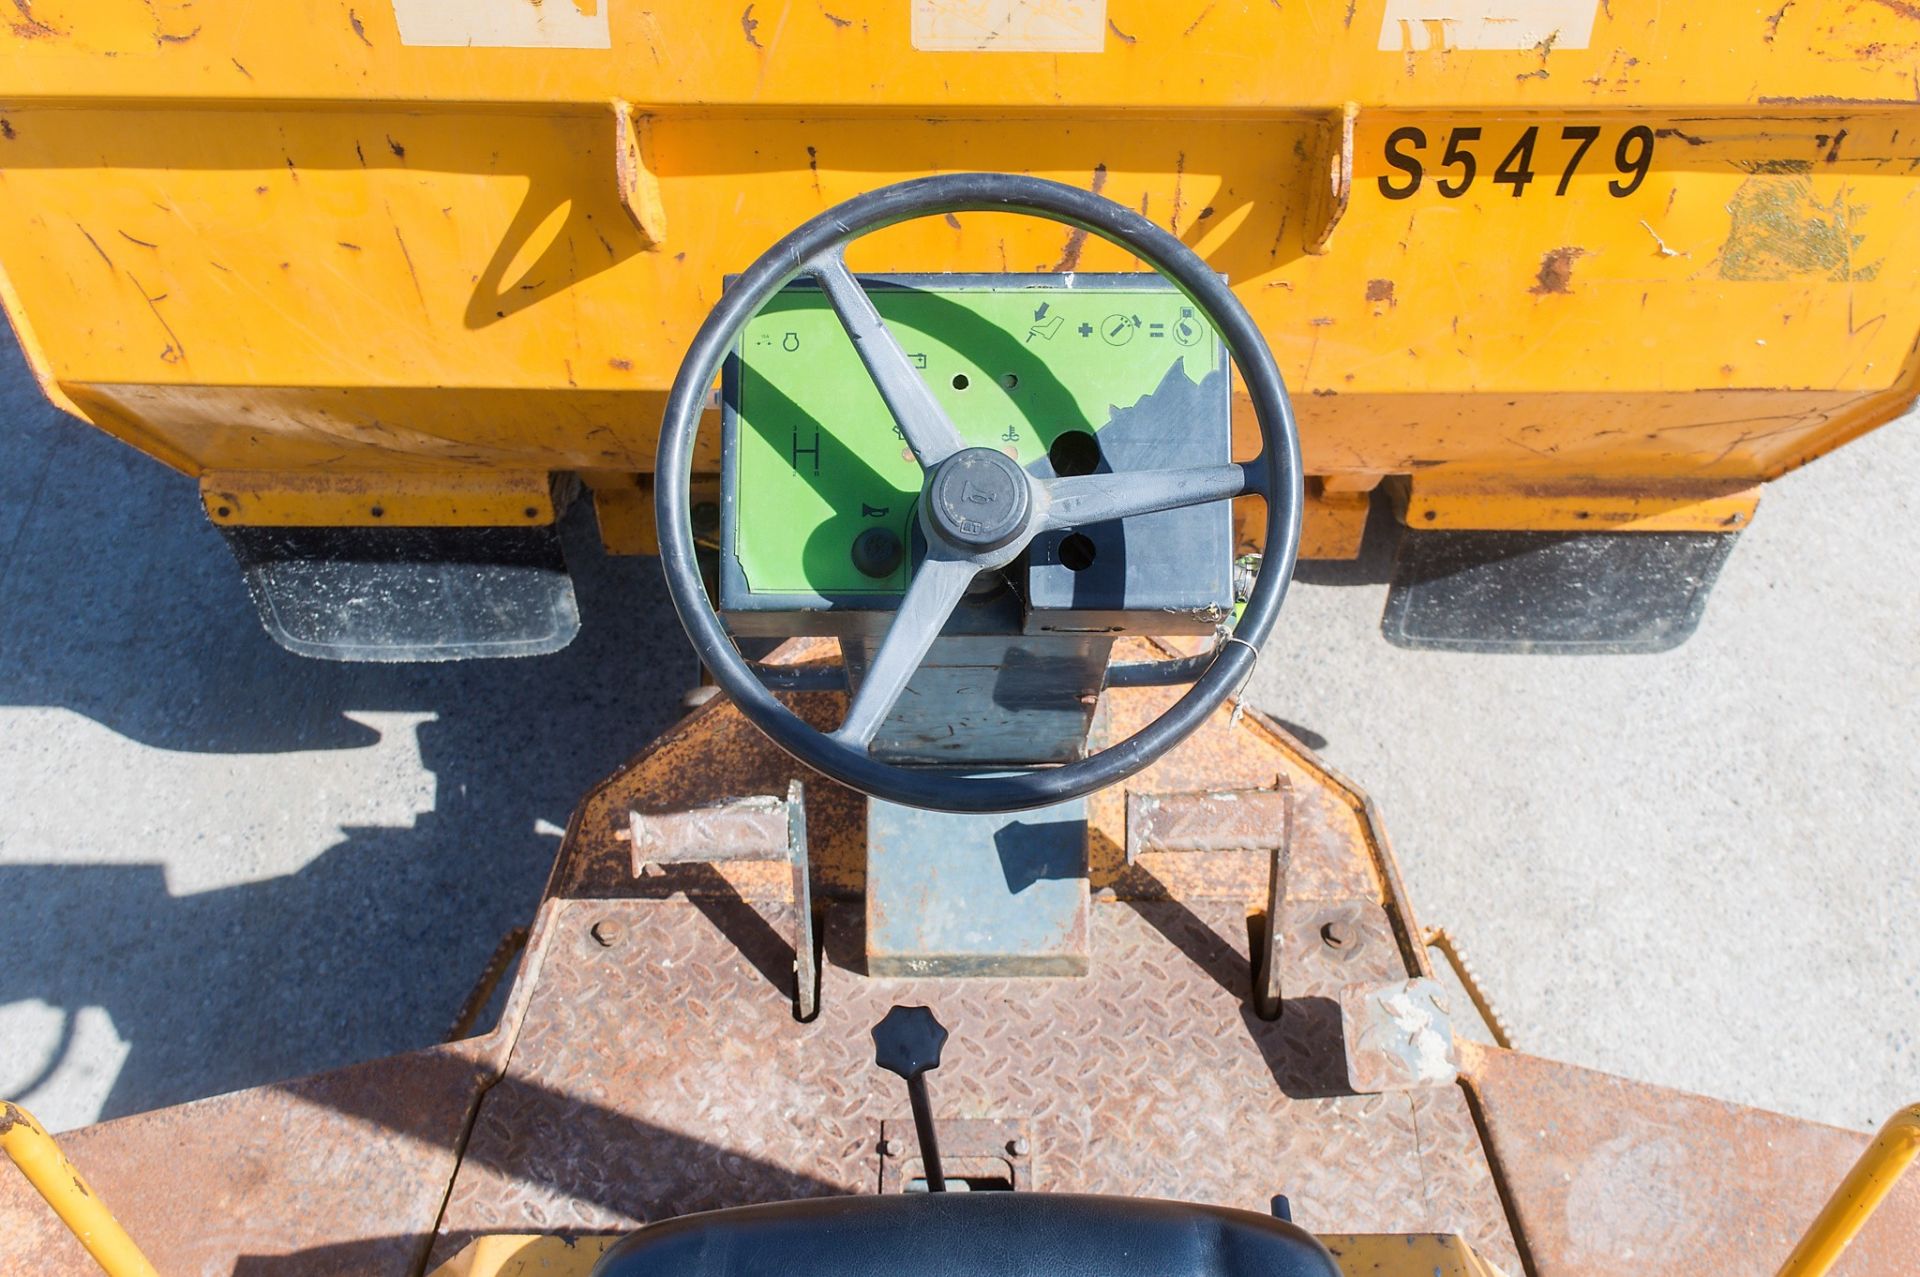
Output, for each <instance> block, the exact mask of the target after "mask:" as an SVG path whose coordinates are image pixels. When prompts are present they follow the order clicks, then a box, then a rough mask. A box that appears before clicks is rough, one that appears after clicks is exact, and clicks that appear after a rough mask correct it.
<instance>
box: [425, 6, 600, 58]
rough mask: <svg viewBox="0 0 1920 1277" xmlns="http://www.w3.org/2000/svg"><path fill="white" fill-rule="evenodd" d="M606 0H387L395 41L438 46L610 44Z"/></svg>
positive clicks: (592, 46) (574, 46) (570, 46)
mask: <svg viewBox="0 0 1920 1277" xmlns="http://www.w3.org/2000/svg"><path fill="white" fill-rule="evenodd" d="M611 2H612V0H393V16H394V20H395V21H396V22H398V23H399V26H400V43H402V44H409V45H420V46H426V47H439V48H475V49H610V48H612V47H613V37H612V34H611V32H609V31H608V29H607V6H608V5H609V4H610V3H611Z"/></svg>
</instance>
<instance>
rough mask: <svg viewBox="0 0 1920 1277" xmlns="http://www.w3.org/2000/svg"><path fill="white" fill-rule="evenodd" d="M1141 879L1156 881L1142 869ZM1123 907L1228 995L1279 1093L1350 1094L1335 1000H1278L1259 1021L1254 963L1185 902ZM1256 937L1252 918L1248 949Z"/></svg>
mask: <svg viewBox="0 0 1920 1277" xmlns="http://www.w3.org/2000/svg"><path fill="white" fill-rule="evenodd" d="M1141 876H1142V877H1143V878H1145V879H1147V880H1148V881H1150V882H1153V883H1156V884H1157V883H1158V882H1159V880H1158V879H1156V878H1154V877H1153V876H1152V875H1151V874H1147V873H1145V871H1141ZM1127 904H1128V906H1129V907H1130V908H1132V909H1133V911H1134V912H1135V913H1137V914H1139V915H1140V917H1141V919H1142V920H1143V921H1145V922H1146V923H1147V924H1148V925H1149V926H1151V927H1152V928H1153V929H1154V930H1155V931H1158V932H1159V933H1160V934H1161V936H1162V937H1164V938H1165V939H1166V941H1167V942H1168V943H1169V944H1171V945H1173V947H1174V948H1176V949H1178V950H1179V951H1180V952H1181V953H1182V954H1184V955H1185V956H1186V957H1187V959H1188V960H1189V961H1191V962H1192V963H1193V964H1194V965H1195V966H1197V967H1199V968H1200V969H1201V970H1202V971H1204V972H1206V974H1207V975H1208V976H1210V977H1212V979H1213V981H1214V983H1216V984H1218V985H1219V986H1220V987H1221V988H1222V989H1223V990H1225V991H1226V992H1227V993H1229V994H1231V995H1232V996H1233V997H1234V999H1235V1000H1236V1001H1237V1002H1238V1004H1239V1013H1240V1020H1241V1023H1242V1024H1243V1025H1244V1026H1245V1028H1246V1031H1247V1034H1248V1036H1250V1037H1251V1038H1252V1039H1253V1041H1254V1043H1255V1045H1257V1046H1258V1047H1259V1048H1260V1053H1261V1055H1262V1057H1263V1058H1264V1059H1265V1060H1266V1064H1267V1068H1268V1070H1269V1071H1270V1072H1271V1073H1272V1074H1273V1081H1274V1085H1275V1086H1277V1087H1279V1088H1280V1091H1281V1093H1282V1094H1284V1095H1286V1096H1287V1098H1289V1099H1295V1100H1311V1099H1326V1098H1329V1097H1332V1096H1338V1095H1352V1094H1353V1093H1354V1092H1353V1088H1352V1087H1351V1086H1349V1085H1348V1083H1347V1072H1346V1048H1345V1044H1344V1042H1343V1041H1342V1037H1341V1026H1340V1004H1339V1003H1338V1002H1335V1001H1334V1000H1333V999H1331V998H1325V997H1304V998H1300V997H1289V998H1284V999H1283V1000H1282V1007H1281V1013H1280V1018H1279V1019H1277V1020H1263V1019H1261V1018H1260V1016H1259V1014H1258V1012H1256V1011H1255V1010H1254V1007H1253V968H1252V965H1251V964H1250V962H1249V961H1248V958H1247V953H1246V951H1244V950H1242V949H1240V948H1239V947H1238V946H1236V945H1235V944H1234V943H1233V942H1232V941H1231V940H1229V939H1227V938H1226V937H1224V936H1222V935H1221V934H1220V933H1219V932H1218V931H1216V930H1214V928H1213V927H1212V926H1211V925H1210V924H1209V923H1208V922H1207V921H1206V919H1204V918H1202V917H1201V916H1200V915H1199V914H1197V913H1195V912H1194V911H1193V910H1192V909H1190V908H1189V907H1187V905H1186V904H1185V903H1183V902H1182V901H1179V900H1176V899H1174V898H1172V896H1171V893H1168V894H1166V896H1165V897H1164V898H1161V899H1136V900H1129V901H1128V902H1127ZM1262 925H1263V924H1262ZM1257 934H1258V932H1257V927H1256V925H1255V923H1254V921H1251V920H1250V922H1249V926H1248V940H1249V946H1248V947H1249V948H1251V942H1252V941H1253V940H1254V939H1256V938H1257Z"/></svg>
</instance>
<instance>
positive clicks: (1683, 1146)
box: [1459, 1042, 1920, 1277]
mask: <svg viewBox="0 0 1920 1277" xmlns="http://www.w3.org/2000/svg"><path fill="white" fill-rule="evenodd" d="M1459 1049H1460V1054H1461V1063H1462V1068H1463V1072H1464V1074H1465V1076H1466V1079H1467V1082H1468V1088H1469V1091H1470V1092H1471V1094H1472V1095H1473V1097H1474V1100H1475V1107H1476V1109H1477V1110H1478V1113H1479V1117H1480V1120H1481V1125H1482V1129H1483V1134H1484V1136H1485V1138H1486V1140H1487V1146H1488V1151H1489V1152H1490V1153H1491V1154H1492V1157H1493V1162H1494V1167H1495V1172H1496V1174H1497V1175H1498V1177H1499V1179H1500V1181H1501V1185H1502V1188H1503V1190H1504V1192H1505V1196H1506V1197H1507V1199H1508V1202H1509V1204H1510V1206H1511V1208H1512V1210H1513V1213H1514V1217H1515V1220H1516V1222H1517V1223H1518V1225H1519V1227H1520V1229H1521V1231H1522V1233H1523V1235H1524V1238H1525V1242H1526V1249H1527V1252H1528V1258H1529V1259H1530V1260H1531V1263H1530V1265H1529V1271H1532V1272H1534V1273H1537V1274H1539V1275H1540V1277H1558V1275H1559V1274H1574V1273H1578V1274H1581V1275H1582V1277H1629V1275H1631V1277H1643V1275H1644V1274H1647V1273H1668V1272H1673V1273H1679V1272H1697V1271H1699V1270H1700V1268H1699V1265H1700V1262H1701V1256H1707V1255H1710V1256H1712V1257H1713V1258H1712V1264H1711V1267H1712V1268H1713V1270H1714V1271H1715V1272H1728V1273H1762V1272H1772V1271H1774V1269H1775V1268H1777V1267H1778V1266H1779V1264H1780V1262H1781V1261H1782V1260H1784V1259H1785V1258H1786V1256H1787V1254H1788V1252H1789V1251H1791V1250H1792V1248H1793V1244H1794V1242H1795V1241H1797V1240H1798V1239H1799V1236H1800V1234H1801V1232H1802V1230H1804V1229H1805V1227H1806V1225H1807V1224H1808V1223H1810V1222H1811V1221H1812V1220H1813V1218H1814V1216H1815V1215H1816V1214H1818V1213H1819V1210H1820V1207H1821V1205H1822V1204H1823V1203H1824V1202H1825V1200H1826V1198H1827V1195H1828V1194H1829V1193H1830V1192H1831V1191H1832V1189H1833V1187H1834V1185H1836V1184H1838V1183H1839V1182H1840V1179H1841V1177H1842V1176H1843V1175H1845V1174H1846V1172H1847V1169H1848V1167H1849V1166H1851V1165H1852V1163H1853V1161H1854V1159H1855V1158H1856V1157H1858V1155H1859V1153H1860V1150H1861V1149H1862V1148H1864V1147H1865V1146H1866V1144H1867V1140H1868V1136H1866V1135H1864V1134H1860V1133H1857V1132H1854V1131H1843V1130H1839V1129H1836V1128H1834V1127H1830V1126H1822V1125H1820V1124H1818V1123H1815V1122H1803V1121H1800V1120H1798V1119H1796V1118H1791V1117H1785V1116H1783V1115H1781V1114H1778V1113H1766V1112H1762V1111H1761V1110H1759V1109H1750V1108H1743V1107H1741V1106H1740V1105H1737V1104H1730V1103H1727V1102H1726V1101H1723V1100H1714V1099H1708V1098H1706V1097H1704V1096H1699V1095H1689V1094H1687V1093H1686V1092H1684V1091H1673V1090H1668V1089H1667V1088H1665V1087H1659V1086H1650V1085H1647V1084H1645V1083H1640V1082H1631V1081H1628V1080H1627V1079H1625V1078H1619V1077H1612V1076H1610V1075H1608V1074H1605V1073H1598V1072H1595V1071H1593V1070H1591V1069H1583V1068H1578V1067H1575V1066H1574V1065H1571V1064H1560V1063H1556V1062H1554V1061H1551V1060H1542V1059H1538V1058H1535V1057H1533V1056H1529V1055H1521V1054H1519V1053H1517V1052H1512V1051H1502V1050H1500V1049H1498V1048H1495V1047H1486V1046H1481V1045H1478V1044H1476V1043H1472V1042H1462V1043H1460V1047H1459ZM1916 1254H1920V1180H1915V1179H1913V1178H1911V1177H1910V1178H1908V1179H1907V1180H1906V1182H1904V1183H1902V1184H1901V1185H1900V1186H1899V1187H1897V1188H1896V1189H1895V1190H1894V1191H1893V1194H1892V1195H1891V1196H1890V1197H1889V1198H1888V1199H1887V1200H1886V1202H1885V1203H1884V1204H1883V1205H1882V1206H1881V1208H1880V1210H1879V1212H1878V1213H1877V1214H1876V1215H1875V1216H1874V1218H1873V1220H1872V1221H1871V1222H1870V1223H1869V1224H1868V1225H1867V1227H1866V1228H1865V1229H1864V1230H1862V1232H1861V1233H1860V1235H1859V1237H1858V1238H1856V1239H1855V1241H1854V1242H1853V1245H1852V1246H1851V1247H1850V1248H1849V1249H1848V1250H1847V1252H1846V1254H1845V1255H1843V1256H1842V1257H1841V1260H1840V1263H1839V1265H1838V1267H1837V1268H1836V1269H1835V1271H1836V1272H1838V1273H1845V1274H1851V1275H1852V1277H1882V1275H1884V1277H1895V1275H1896V1274H1906V1273H1911V1272H1912V1270H1913V1256H1915V1255H1916Z"/></svg>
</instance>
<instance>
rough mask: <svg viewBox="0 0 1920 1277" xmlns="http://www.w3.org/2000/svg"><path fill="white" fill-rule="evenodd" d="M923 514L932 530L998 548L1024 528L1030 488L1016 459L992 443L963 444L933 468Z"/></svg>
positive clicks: (963, 543)
mask: <svg viewBox="0 0 1920 1277" xmlns="http://www.w3.org/2000/svg"><path fill="white" fill-rule="evenodd" d="M925 509H926V512H927V519H928V521H929V522H930V523H931V524H932V528H931V530H932V531H933V532H934V534H935V535H937V536H939V537H940V538H941V539H942V540H944V541H947V542H948V543H950V544H952V545H955V546H959V547H961V548H962V549H966V550H972V551H983V550H997V549H999V548H1000V547H1001V546H1003V545H1006V544H1007V543H1008V542H1010V541H1012V540H1013V539H1014V538H1015V537H1017V536H1019V535H1020V534H1021V533H1022V532H1024V531H1026V527H1027V520H1028V517H1029V516H1030V515H1031V514H1032V512H1033V492H1032V489H1031V486H1030V485H1029V484H1028V482H1027V475H1026V472H1025V471H1024V470H1022V469H1021V468H1020V466H1019V464H1018V463H1016V462H1015V461H1014V460H1013V459H1012V458H1011V457H1009V456H1007V455H1006V454H1005V453H1003V452H996V451H994V450H993V449H992V448H966V449H963V450H962V451H960V452H956V453H954V454H953V455H952V456H951V457H948V458H947V459H946V460H945V461H943V462H941V463H940V464H939V466H937V467H936V468H935V469H934V472H933V476H932V479H931V481H930V482H929V483H928V484H927V499H926V503H925Z"/></svg>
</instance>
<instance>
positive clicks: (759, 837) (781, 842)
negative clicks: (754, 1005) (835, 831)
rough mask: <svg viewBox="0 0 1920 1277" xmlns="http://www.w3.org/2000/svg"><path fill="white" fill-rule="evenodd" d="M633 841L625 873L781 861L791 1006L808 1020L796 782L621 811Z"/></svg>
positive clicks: (813, 996)
mask: <svg viewBox="0 0 1920 1277" xmlns="http://www.w3.org/2000/svg"><path fill="white" fill-rule="evenodd" d="M627 820H628V825H629V829H630V830H631V832H632V839H633V876H634V877H636V878H641V877H645V876H646V873H647V867H648V866H649V865H660V866H667V865H711V864H722V863H726V862H730V861H743V860H761V861H775V862H783V863H785V864H787V865H790V866H791V867H792V870H793V918H794V921H793V1010H794V1015H795V1017H796V1018H798V1019H800V1020H803V1021H804V1020H811V1019H813V1017H814V1016H816V1015H818V1014H819V1012H820V961H819V958H818V956H817V954H818V950H817V949H816V948H815V947H814V922H813V888H812V884H811V882H810V881H809V874H808V863H809V861H808V856H807V805H806V799H805V794H804V791H803V789H802V786H801V784H800V782H799V781H797V780H796V781H792V782H791V783H789V784H788V785H787V796H786V798H785V799H784V800H783V799H780V798H775V797H774V796H772V795H771V794H756V795H754V796H753V797H751V798H736V799H734V800H732V801H730V802H724V803H715V804H714V805H712V806H710V807H695V808H692V809H691V810H687V811H667V812H643V811H639V810H637V809H630V810H629V811H628V813H627Z"/></svg>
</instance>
